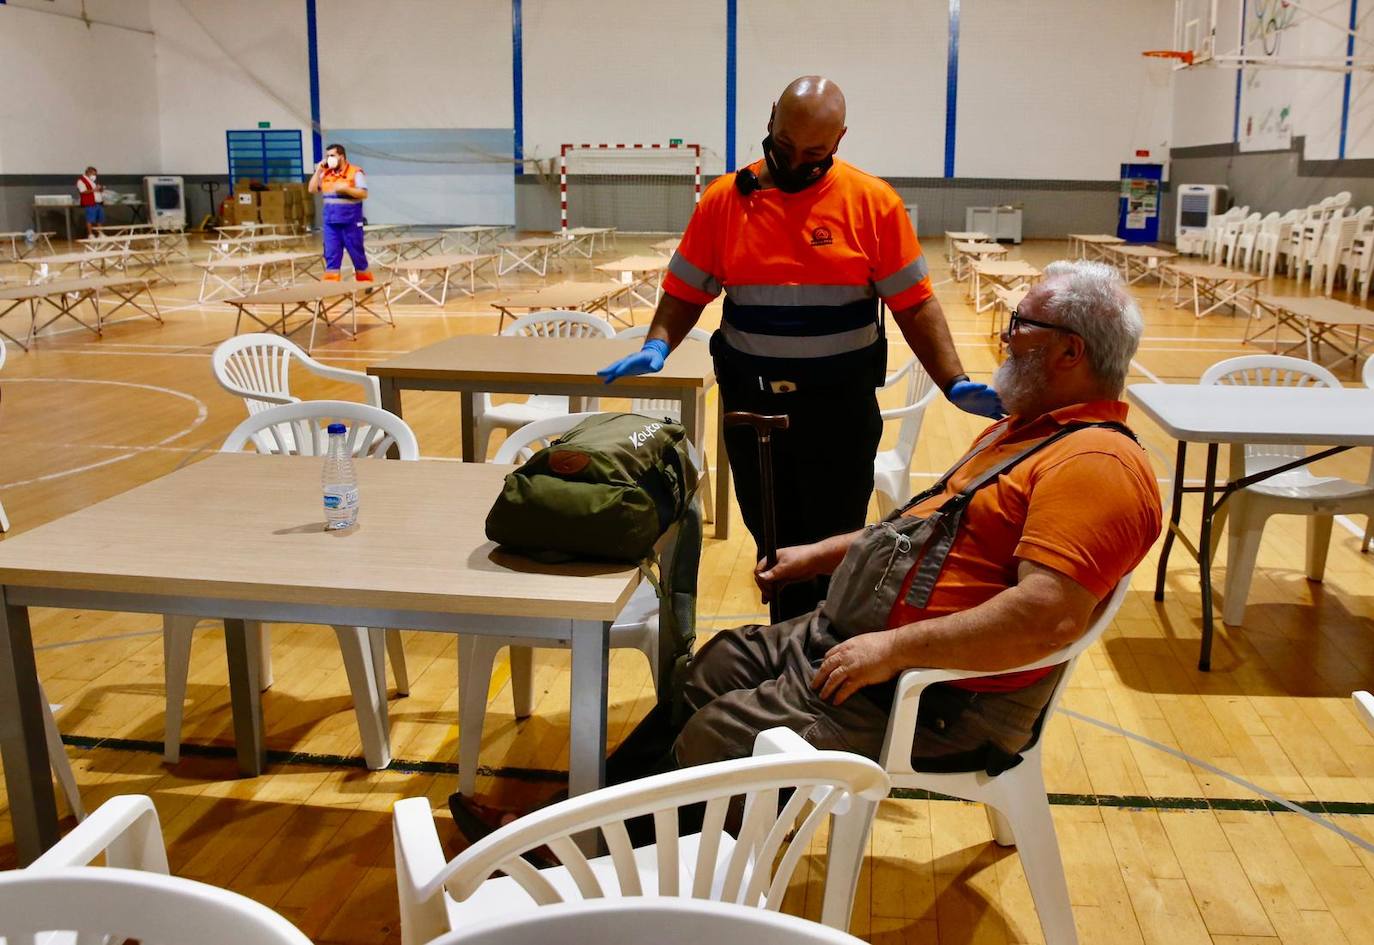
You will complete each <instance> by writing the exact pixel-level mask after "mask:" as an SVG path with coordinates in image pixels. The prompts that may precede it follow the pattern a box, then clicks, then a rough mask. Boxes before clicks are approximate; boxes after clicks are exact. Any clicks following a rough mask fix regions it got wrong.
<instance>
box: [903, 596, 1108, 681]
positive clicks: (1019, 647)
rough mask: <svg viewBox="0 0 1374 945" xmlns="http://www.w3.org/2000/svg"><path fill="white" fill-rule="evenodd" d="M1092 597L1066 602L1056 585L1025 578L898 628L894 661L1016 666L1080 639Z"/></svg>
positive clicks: (964, 666)
mask: <svg viewBox="0 0 1374 945" xmlns="http://www.w3.org/2000/svg"><path fill="white" fill-rule="evenodd" d="M1091 603H1092V602H1091V600H1084V601H1077V602H1075V604H1074V605H1070V606H1065V604H1064V601H1063V600H1062V599H1061V598H1059V597H1058V596H1057V594H1056V589H1055V588H1053V587H1046V586H1044V585H1043V584H1042V583H1041V582H1038V581H1036V580H1024V581H1022V582H1021V583H1018V584H1016V585H1014V586H1013V587H1009V588H1007V589H1006V590H1005V591H1003V592H1002V593H1000V594H998V595H997V596H995V597H993V598H991V599H990V600H987V601H984V602H983V603H981V604H979V605H978V606H976V607H971V608H969V609H968V610H962V611H959V612H958V613H953V614H947V615H946V616H943V617H932V618H931V619H929V620H921V621H917V622H916V623H910V624H905V625H903V626H900V627H896V628H894V629H893V630H891V631H890V632H891V634H892V644H893V647H892V651H893V662H894V663H895V664H896V665H897V666H899V667H900V668H902V669H911V668H914V667H936V668H940V669H967V670H978V671H982V672H996V671H999V670H1007V669H1015V668H1016V667H1018V666H1024V665H1026V664H1027V663H1033V662H1035V661H1036V660H1039V659H1043V658H1044V657H1046V656H1049V655H1050V654H1051V653H1053V652H1055V651H1056V650H1060V649H1062V648H1064V647H1065V646H1068V645H1069V644H1070V643H1072V642H1073V641H1074V640H1076V639H1078V638H1079V636H1081V635H1082V634H1083V631H1084V630H1085V629H1086V627H1087V625H1088V619H1089V618H1090V616H1091V613H1092V606H1091Z"/></svg>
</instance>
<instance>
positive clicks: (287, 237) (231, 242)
mask: <svg viewBox="0 0 1374 945" xmlns="http://www.w3.org/2000/svg"><path fill="white" fill-rule="evenodd" d="M304 238H305V237H303V236H302V235H300V234H299V233H263V234H261V235H258V236H230V237H222V238H219V239H212V240H210V241H209V244H210V245H211V246H217V247H221V248H223V247H224V246H256V245H257V244H258V243H292V242H295V241H297V240H303V239H304Z"/></svg>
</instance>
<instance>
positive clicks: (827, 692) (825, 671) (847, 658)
mask: <svg viewBox="0 0 1374 945" xmlns="http://www.w3.org/2000/svg"><path fill="white" fill-rule="evenodd" d="M894 643H895V638H894V637H893V634H892V631H890V630H878V631H874V632H873V633H861V634H859V635H858V636H856V637H850V638H849V639H848V640H845V641H844V642H843V643H837V644H836V645H835V646H832V647H831V648H830V651H829V652H827V653H826V654H825V658H824V659H822V660H821V664H820V666H818V667H816V675H815V676H814V677H813V678H812V680H811V689H812V690H813V691H815V692H817V693H819V694H820V697H821V698H822V699H824V700H825V701H826V702H829V703H831V704H832V705H842V704H844V701H845V700H846V699H848V698H849V697H850V696H852V695H854V693H856V692H858V691H859V690H860V689H862V688H863V687H864V686H874V685H877V684H878V683H883V682H887V681H888V680H889V679H891V678H892V677H893V676H896V675H897V674H898V673H899V672H901V671H902V669H903V667H902V665H901V664H900V663H899V662H898V661H897V659H896V648H895V646H894Z"/></svg>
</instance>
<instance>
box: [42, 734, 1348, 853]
mask: <svg viewBox="0 0 1374 945" xmlns="http://www.w3.org/2000/svg"><path fill="white" fill-rule="evenodd" d="M1060 711H1063V712H1067V711H1068V710H1066V709H1061V710H1060ZM1073 714H1075V715H1076V714H1077V713H1073ZM1126 734H1128V735H1129V734H1130V733H1126ZM62 743H63V744H64V745H68V746H70V747H72V748H82V749H88V750H89V749H102V750H106V751H125V752H138V753H144V754H156V755H161V754H162V750H163V745H162V742H156V741H151V740H148V739H138V738H93V737H90V736H87V735H71V734H64V735H63V736H62ZM181 754H182V755H183V756H188V755H189V756H195V757H199V758H222V759H226V760H228V759H233V758H236V757H237V753H236V750H235V749H234V747H233V746H230V745H198V744H193V743H187V742H182V745H181ZM266 754H267V763H268V764H279V765H300V766H307V767H323V768H365V767H366V762H365V761H364V760H363V759H362V758H360V757H354V756H352V755H328V754H318V753H315V752H303V751H284V750H282V749H277V748H269V749H267V752H266ZM1185 757H1186V756H1185ZM1199 763H1200V764H1203V765H1204V766H1206V765H1205V763H1201V762H1199ZM1207 767H1210V766H1207ZM384 770H386V771H399V772H405V773H414V774H446V775H454V776H456V775H457V774H458V764H457V762H453V761H430V760H416V759H405V758H393V759H392V761H391V764H389V765H388V766H387V767H386V768H385V769H384ZM477 773H478V774H479V775H483V776H486V777H497V778H508V779H510V780H513V781H524V782H528V783H550V784H558V783H564V782H566V781H567V779H568V772H567V771H562V770H556V769H553V768H517V767H507V766H500V767H495V768H493V767H491V766H490V765H478V767H477ZM1222 774H1223V775H1224V772H1222ZM1242 783H1244V782H1242ZM1256 790H1259V791H1260V792H1261V793H1262V794H1263V795H1264V798H1263V799H1251V798H1225V797H1217V798H1209V797H1177V796H1172V795H1165V796H1162V797H1151V796H1149V795H1143V794H1134V795H1132V794H1062V793H1051V794H1049V795H1048V798H1049V802H1050V804H1052V805H1054V806H1056V807H1108V808H1124V809H1127V810H1160V811H1176V810H1213V811H1254V812H1266V813H1282V812H1292V813H1296V814H1298V815H1300V816H1303V817H1306V818H1308V819H1309V820H1311V821H1312V822H1313V823H1316V824H1318V825H1319V826H1322V827H1325V828H1327V829H1328V830H1332V831H1334V832H1335V833H1337V834H1339V835H1340V836H1341V837H1343V838H1345V839H1346V840H1348V841H1349V842H1351V843H1354V844H1356V845H1358V846H1360V847H1362V848H1364V849H1366V850H1370V851H1371V852H1374V844H1371V843H1369V842H1368V841H1366V840H1364V839H1362V838H1360V837H1358V836H1356V835H1354V834H1352V833H1350V832H1349V831H1347V830H1345V829H1344V828H1342V827H1341V826H1340V825H1338V824H1336V823H1333V822H1332V821H1330V820H1327V819H1326V818H1325V817H1323V816H1321V815H1322V814H1341V815H1348V816H1355V817H1368V816H1374V803H1365V802H1360V801H1289V800H1286V799H1284V798H1280V797H1278V796H1277V795H1273V794H1270V793H1269V792H1267V791H1263V789H1261V788H1256ZM891 796H892V797H894V798H897V799H898V800H937V801H959V799H958V798H953V797H949V796H947V795H944V794H939V793H936V792H933V791H925V790H913V789H908V788H897V789H895V790H893V792H892V794H891ZM960 803H962V801H960Z"/></svg>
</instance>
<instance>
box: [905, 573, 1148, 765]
mask: <svg viewBox="0 0 1374 945" xmlns="http://www.w3.org/2000/svg"><path fill="white" fill-rule="evenodd" d="M1130 588H1131V572H1127V573H1126V574H1125V576H1123V577H1122V578H1121V580H1120V581H1117V582H1116V587H1114V588H1112V592H1111V593H1110V594H1108V595H1107V596H1106V597H1105V598H1103V599H1102V601H1101V602H1099V603H1098V605H1097V609H1096V610H1094V611H1093V615H1092V618H1091V619H1090V621H1089V623H1088V628H1087V629H1086V630H1084V631H1083V635H1082V636H1081V637H1079V638H1078V639H1077V640H1075V641H1074V642H1072V643H1070V644H1069V645H1068V646H1065V647H1062V648H1061V649H1058V650H1056V651H1055V652H1053V653H1051V654H1050V655H1048V656H1046V657H1044V658H1043V659H1038V660H1036V661H1035V662H1033V663H1027V664H1026V665H1024V666H1018V667H1015V668H1014V669H1002V670H997V671H996V672H965V671H962V670H944V669H915V670H907V671H906V672H904V673H902V675H901V676H900V677H898V680H897V697H896V699H894V701H893V706H894V712H893V714H894V715H895V714H896V706H897V702H898V701H899V700H902V699H903V698H904V695H905V696H909V697H914V698H917V699H919V694H920V692H921V691H923V690H925V689H926V688H927V687H929V686H932V685H934V684H935V683H940V682H949V681H952V680H959V679H977V678H978V677H980V676H996V675H1001V674H1003V673H1023V672H1029V671H1030V670H1035V669H1046V668H1049V667H1052V666H1059V665H1061V664H1064V671H1063V672H1062V673H1061V674H1060V676H1059V681H1058V682H1057V683H1055V686H1054V689H1053V691H1052V692H1051V693H1050V698H1049V701H1048V702H1047V703H1046V705H1045V711H1044V712H1043V713H1042V714H1041V716H1040V730H1039V734H1038V735H1037V737H1036V740H1035V741H1034V742H1032V743H1031V745H1028V746H1026V747H1027V749H1029V748H1030V747H1033V746H1034V745H1036V744H1039V741H1040V738H1039V736H1041V735H1043V734H1044V732H1045V726H1046V725H1047V724H1048V723H1049V720H1050V716H1051V715H1053V714H1054V710H1055V708H1056V707H1057V706H1058V705H1059V697H1060V696H1061V695H1062V694H1063V692H1064V689H1065V688H1066V687H1067V686H1068V682H1069V677H1070V676H1072V675H1073V668H1074V665H1075V664H1076V663H1077V662H1078V658H1079V657H1080V656H1082V655H1083V653H1084V652H1085V651H1086V650H1087V649H1088V647H1090V646H1092V645H1093V644H1094V643H1096V642H1097V640H1098V639H1099V638H1100V637H1101V636H1102V634H1103V633H1105V632H1106V630H1107V628H1108V627H1110V626H1111V625H1112V621H1113V620H1115V619H1116V614H1117V611H1119V610H1121V604H1122V603H1123V602H1124V601H1125V600H1126V592H1127V591H1129V590H1130ZM913 691H914V693H913ZM911 747H912V746H911V745H910V744H906V745H897V744H894V743H893V739H892V728H891V727H890V726H889V728H888V738H887V740H886V741H885V743H884V744H883V753H882V757H881V758H880V759H879V760H880V762H881V763H882V765H883V767H884V768H885V769H886V770H888V771H891V772H894V773H896V774H909V773H912V767H911ZM1023 750H1025V749H1023Z"/></svg>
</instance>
